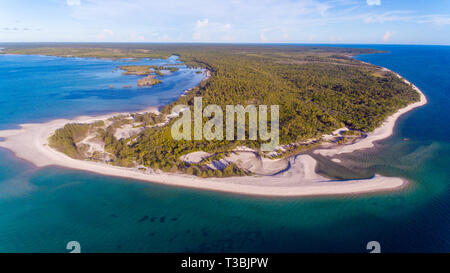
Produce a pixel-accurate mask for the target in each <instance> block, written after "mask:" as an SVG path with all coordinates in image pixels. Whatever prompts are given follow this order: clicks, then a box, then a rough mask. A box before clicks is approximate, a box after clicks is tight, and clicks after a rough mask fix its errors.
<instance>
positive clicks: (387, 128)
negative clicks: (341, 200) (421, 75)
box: [314, 68, 427, 157]
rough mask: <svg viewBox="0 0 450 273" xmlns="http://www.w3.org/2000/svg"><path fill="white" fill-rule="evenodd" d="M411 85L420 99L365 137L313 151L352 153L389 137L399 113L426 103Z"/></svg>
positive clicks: (320, 152)
mask: <svg viewBox="0 0 450 273" xmlns="http://www.w3.org/2000/svg"><path fill="white" fill-rule="evenodd" d="M384 69H385V70H386V71H390V70H389V69H387V68H384ZM393 73H395V72H393ZM395 74H396V75H397V76H398V77H399V78H401V79H403V80H404V81H405V82H406V83H408V84H411V83H410V82H409V81H408V80H406V79H405V78H403V77H402V76H400V75H399V74H397V73H395ZM411 85H412V86H413V88H414V89H415V90H416V91H417V92H419V94H420V101H418V102H415V103H412V104H409V105H408V106H406V107H404V108H402V109H400V110H398V111H397V112H395V113H394V114H393V115H391V116H389V117H388V118H387V119H386V120H385V121H384V122H383V124H382V125H381V126H380V127H378V128H376V129H375V130H374V131H373V132H371V133H369V134H368V135H367V137H366V138H364V139H361V140H359V141H358V142H356V143H353V144H350V145H341V146H337V147H333V148H330V149H318V150H315V151H314V153H315V154H320V155H323V156H329V157H333V156H335V155H338V154H345V153H352V152H354V151H356V150H362V149H368V148H372V147H373V146H374V142H376V141H379V140H382V139H385V138H388V137H390V136H391V135H392V134H393V133H394V127H395V123H396V122H397V120H398V118H399V117H400V116H401V115H403V114H405V113H407V112H409V111H411V110H413V109H415V108H417V107H420V106H422V105H425V104H426V103H427V98H426V97H425V95H424V94H423V93H422V91H421V90H420V89H419V88H417V86H415V85H413V84H411Z"/></svg>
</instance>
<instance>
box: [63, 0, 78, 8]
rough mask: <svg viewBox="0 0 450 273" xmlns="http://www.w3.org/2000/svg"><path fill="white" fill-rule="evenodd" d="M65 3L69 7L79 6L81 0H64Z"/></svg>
mask: <svg viewBox="0 0 450 273" xmlns="http://www.w3.org/2000/svg"><path fill="white" fill-rule="evenodd" d="M66 3H67V5H68V6H70V7H73V6H80V5H81V0H66Z"/></svg>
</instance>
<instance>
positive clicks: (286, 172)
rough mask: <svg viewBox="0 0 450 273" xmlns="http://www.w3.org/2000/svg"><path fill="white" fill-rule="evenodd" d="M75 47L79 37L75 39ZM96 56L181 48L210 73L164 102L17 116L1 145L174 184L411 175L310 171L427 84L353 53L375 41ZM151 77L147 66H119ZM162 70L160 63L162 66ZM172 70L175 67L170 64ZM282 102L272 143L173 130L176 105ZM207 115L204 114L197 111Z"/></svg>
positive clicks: (370, 182) (252, 184) (322, 184)
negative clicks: (91, 112)
mask: <svg viewBox="0 0 450 273" xmlns="http://www.w3.org/2000/svg"><path fill="white" fill-rule="evenodd" d="M80 47H81V46H80ZM87 52H90V51H89V48H67V47H64V46H60V47H55V48H32V47H31V48H7V49H6V53H8V54H46V55H56V56H86V55H87ZM92 52H97V54H98V55H97V56H95V57H104V58H105V57H111V58H116V57H117V56H123V57H128V58H133V57H136V56H141V55H140V54H143V55H146V53H147V54H148V55H146V57H157V58H167V57H169V56H172V55H177V56H179V58H180V60H181V61H182V62H184V63H185V64H186V65H187V66H189V67H195V68H202V69H203V70H204V71H205V79H204V80H203V81H202V82H201V83H200V84H199V85H198V86H196V87H194V88H191V89H190V90H188V91H187V92H186V93H185V94H183V96H180V97H179V98H178V99H177V100H176V101H173V102H171V103H170V104H168V105H166V106H164V107H162V108H161V109H156V108H154V107H153V108H149V109H145V110H143V111H141V112H138V113H114V114H110V115H104V116H99V117H79V118H75V119H73V120H55V121H51V122H48V123H45V124H24V125H22V128H21V129H18V130H6V131H0V137H2V138H4V141H2V142H0V146H2V147H6V148H8V149H11V150H12V151H13V152H14V153H15V154H16V155H17V156H18V157H21V158H24V159H27V160H29V161H31V162H32V163H34V164H35V165H37V166H48V165H61V166H65V167H70V168H76V169H81V170H87V171H92V172H97V173H102V174H105V175H114V176H120V177H130V178H134V179H140V180H146V181H151V182H156V183H163V184H166V185H173V186H184V187H191V188H198V189H207V190H216V191H225V192H233V193H239V194H251V195H269V196H308V195H329V194H356V193H367V192H373V191H386V190H394V189H399V188H403V187H405V185H406V180H405V179H403V178H396V177H384V176H380V175H375V176H374V177H372V178H368V179H355V180H348V181H336V180H335V179H332V178H327V177H324V176H323V175H320V174H317V173H316V172H315V168H316V164H317V161H316V160H315V159H314V157H313V156H314V155H321V156H326V157H329V158H330V160H333V161H334V162H337V163H338V162H339V160H338V159H336V158H333V157H334V156H335V155H337V154H342V153H350V152H353V151H356V150H360V149H365V148H370V147H373V143H374V142H375V141H378V140H381V139H384V138H386V137H389V136H390V135H391V134H392V132H393V128H394V125H395V122H396V120H397V119H398V117H399V116H401V115H402V114H404V113H406V112H407V111H410V110H412V109H414V108H416V107H419V106H421V105H423V104H425V103H426V98H425V96H424V95H423V93H422V92H421V91H420V90H419V89H418V88H417V87H416V86H414V85H413V84H411V83H410V82H408V81H407V80H406V79H404V78H403V77H401V76H400V75H398V74H396V73H395V72H392V71H390V70H388V69H386V68H383V67H378V66H375V65H371V64H368V63H364V62H361V61H358V60H356V59H355V58H353V57H352V56H354V55H357V54H376V53H380V52H379V51H375V50H371V49H353V48H341V47H316V46H290V45H271V46H256V45H233V46H231V45H204V46H201V45H165V46H162V45H147V48H145V49H144V48H132V49H129V48H128V49H124V48H120V47H118V48H114V49H103V50H102V49H101V48H95V49H93V50H92ZM121 69H123V70H125V72H124V73H130V74H136V75H145V76H146V78H143V79H141V80H140V81H142V80H144V79H145V80H144V81H142V84H143V85H145V84H146V82H147V81H148V82H149V84H150V85H152V84H154V81H155V80H156V79H155V78H154V75H152V74H151V73H152V70H151V67H145V66H130V67H123V68H121ZM158 69H159V68H158ZM174 71H176V70H174ZM198 97H201V98H202V100H203V103H204V105H206V104H215V105H219V106H221V107H223V108H225V107H226V105H244V106H245V105H279V109H280V113H279V128H280V131H279V134H280V135H279V145H278V146H277V147H276V149H275V150H273V151H262V150H261V149H259V147H260V144H261V142H262V140H249V139H248V136H249V131H248V128H246V131H245V135H246V136H247V138H246V139H244V140H235V141H227V140H212V141H209V140H206V139H200V140H193V141H185V140H182V141H177V140H174V139H173V138H172V136H171V127H172V125H173V124H174V122H176V121H177V120H178V119H179V118H180V116H181V113H180V112H174V111H173V109H174V107H175V106H176V105H188V106H189V107H193V104H194V103H193V102H194V100H195V98H198ZM204 122H206V120H205V121H204Z"/></svg>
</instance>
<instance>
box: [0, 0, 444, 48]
mask: <svg viewBox="0 0 450 273" xmlns="http://www.w3.org/2000/svg"><path fill="white" fill-rule="evenodd" d="M0 42H226V43H334V44H336V43H342V44H348V43H362V44H443V45H449V44H450V1H449V0H426V1H423V0H206V1H204V0H157V1H154V0H120V1H119V0H39V1H36V0H0Z"/></svg>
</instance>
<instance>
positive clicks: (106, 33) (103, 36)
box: [97, 29, 114, 40]
mask: <svg viewBox="0 0 450 273" xmlns="http://www.w3.org/2000/svg"><path fill="white" fill-rule="evenodd" d="M112 37H114V31H112V30H110V29H104V30H102V31H101V32H100V33H99V34H98V35H97V39H98V40H109V39H111V38H112Z"/></svg>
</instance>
